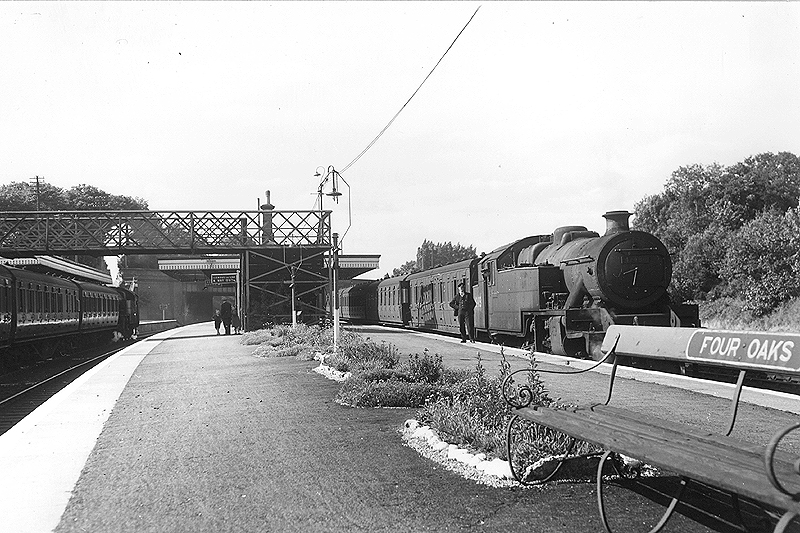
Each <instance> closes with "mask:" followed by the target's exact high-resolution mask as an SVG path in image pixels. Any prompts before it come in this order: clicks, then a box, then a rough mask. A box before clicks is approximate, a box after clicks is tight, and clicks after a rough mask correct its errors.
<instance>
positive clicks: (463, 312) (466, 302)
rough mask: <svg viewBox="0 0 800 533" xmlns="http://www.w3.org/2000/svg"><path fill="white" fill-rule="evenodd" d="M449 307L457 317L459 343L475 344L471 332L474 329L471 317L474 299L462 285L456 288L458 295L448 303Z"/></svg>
mask: <svg viewBox="0 0 800 533" xmlns="http://www.w3.org/2000/svg"><path fill="white" fill-rule="evenodd" d="M450 307H452V308H453V310H454V311H455V313H456V315H458V328H459V329H460V330H461V342H462V343H464V342H467V337H469V342H475V337H474V333H473V330H474V329H475V319H474V318H473V317H472V311H473V310H474V309H475V299H474V298H473V297H472V294H470V293H468V292H467V291H466V289H465V288H464V284H463V283H462V284H461V285H459V286H458V294H457V295H456V296H455V298H453V300H452V301H451V302H450Z"/></svg>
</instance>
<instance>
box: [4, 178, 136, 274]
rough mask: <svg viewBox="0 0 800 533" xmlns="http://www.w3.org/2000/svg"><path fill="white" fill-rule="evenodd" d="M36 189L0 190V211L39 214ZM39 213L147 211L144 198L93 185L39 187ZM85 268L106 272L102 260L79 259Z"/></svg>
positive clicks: (14, 185)
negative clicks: (105, 189)
mask: <svg viewBox="0 0 800 533" xmlns="http://www.w3.org/2000/svg"><path fill="white" fill-rule="evenodd" d="M36 206H37V200H36V186H34V185H32V184H29V183H25V182H12V183H10V184H8V185H3V186H0V211H36ZM38 206H39V211H125V210H129V211H132V210H146V209H147V202H146V201H145V200H143V199H141V198H132V197H130V196H124V195H115V194H109V193H107V192H105V191H103V190H100V189H98V188H97V187H95V186H93V185H76V186H74V187H72V188H70V189H62V188H60V187H56V186H54V185H51V184H49V183H40V184H39V202H38ZM75 259H76V260H77V261H78V262H79V263H82V264H85V265H89V266H91V267H94V268H100V269H102V268H105V263H104V262H103V259H102V258H97V257H91V256H76V257H75Z"/></svg>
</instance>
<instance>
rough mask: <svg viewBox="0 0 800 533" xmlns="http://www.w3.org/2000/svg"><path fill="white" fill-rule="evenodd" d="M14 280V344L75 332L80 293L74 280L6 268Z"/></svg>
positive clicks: (77, 324) (77, 328) (78, 318)
mask: <svg viewBox="0 0 800 533" xmlns="http://www.w3.org/2000/svg"><path fill="white" fill-rule="evenodd" d="M7 270H8V271H9V272H10V273H12V275H13V277H14V286H13V287H14V290H13V298H14V307H15V313H14V318H15V320H13V325H12V331H11V334H12V337H13V340H14V342H25V341H30V340H38V339H46V338H52V337H58V336H61V335H70V334H75V333H78V331H79V329H80V294H79V293H80V291H79V288H78V286H77V285H76V284H75V282H74V281H71V280H67V279H62V278H56V277H53V276H48V275H46V274H39V273H37V272H30V271H27V270H17V269H13V270H12V269H11V268H7Z"/></svg>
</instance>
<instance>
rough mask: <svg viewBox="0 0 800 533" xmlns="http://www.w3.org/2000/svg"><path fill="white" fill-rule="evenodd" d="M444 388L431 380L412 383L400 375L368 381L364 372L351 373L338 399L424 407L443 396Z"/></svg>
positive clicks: (353, 403) (364, 404)
mask: <svg viewBox="0 0 800 533" xmlns="http://www.w3.org/2000/svg"><path fill="white" fill-rule="evenodd" d="M443 393H444V391H443V390H442V388H441V387H439V386H437V385H434V384H431V383H409V382H406V381H401V380H399V379H389V380H386V381H367V380H366V379H364V376H363V375H360V374H356V375H352V376H350V377H349V378H348V379H347V380H345V382H344V383H343V384H342V386H341V388H340V389H339V392H338V394H337V396H336V399H337V400H338V401H339V402H341V403H343V404H345V405H350V406H353V407H420V406H422V405H425V403H426V402H428V401H431V400H435V399H437V398H439V397H440V396H441V395H442V394H443Z"/></svg>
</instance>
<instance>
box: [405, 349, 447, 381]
mask: <svg viewBox="0 0 800 533" xmlns="http://www.w3.org/2000/svg"><path fill="white" fill-rule="evenodd" d="M397 369H398V371H399V372H402V373H403V374H405V375H406V376H408V378H409V380H410V381H419V382H425V383H436V382H438V381H439V380H440V379H441V378H442V371H443V369H444V366H443V364H442V356H441V355H439V354H435V355H430V354H429V353H428V350H427V349H426V350H425V351H424V352H423V354H422V355H419V354H412V355H410V356H409V358H408V360H406V361H403V362H402V363H400V364H399V365H398V367H397Z"/></svg>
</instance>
